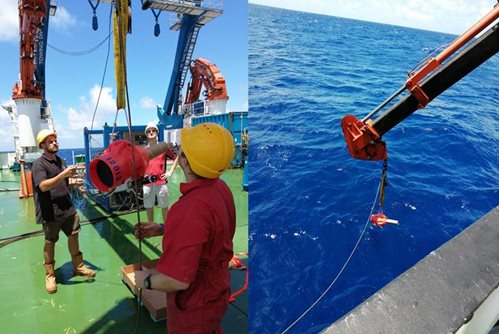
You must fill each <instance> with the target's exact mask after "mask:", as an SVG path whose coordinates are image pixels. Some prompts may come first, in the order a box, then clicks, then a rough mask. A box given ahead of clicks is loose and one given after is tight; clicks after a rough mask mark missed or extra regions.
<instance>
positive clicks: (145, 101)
mask: <svg viewBox="0 0 499 334" xmlns="http://www.w3.org/2000/svg"><path fill="white" fill-rule="evenodd" d="M157 105H158V104H157V103H156V102H155V101H154V99H153V98H152V97H149V96H144V97H143V98H141V99H140V107H141V108H142V109H152V110H156V106H157Z"/></svg>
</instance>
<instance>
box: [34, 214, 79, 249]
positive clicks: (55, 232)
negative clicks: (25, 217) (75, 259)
mask: <svg viewBox="0 0 499 334" xmlns="http://www.w3.org/2000/svg"><path fill="white" fill-rule="evenodd" d="M61 230H62V231H63V232H64V234H66V236H68V237H69V236H71V235H74V234H77V233H78V232H80V216H78V214H76V215H74V216H69V217H68V218H65V219H62V220H57V221H53V222H48V221H43V232H44V233H45V240H48V241H52V242H57V240H59V232H60V231H61Z"/></svg>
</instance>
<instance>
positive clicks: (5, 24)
mask: <svg viewBox="0 0 499 334" xmlns="http://www.w3.org/2000/svg"><path fill="white" fill-rule="evenodd" d="M0 8H1V9H0V41H12V42H17V41H18V40H19V11H18V8H17V1H15V0H0ZM49 20H50V26H52V27H54V28H56V29H58V30H66V29H68V28H69V27H72V26H74V25H76V19H75V18H74V16H72V15H71V14H70V13H69V12H68V11H67V10H66V9H65V8H64V7H58V8H57V12H56V14H55V16H51V17H50V18H49Z"/></svg>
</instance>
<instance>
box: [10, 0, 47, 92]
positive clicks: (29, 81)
mask: <svg viewBox="0 0 499 334" xmlns="http://www.w3.org/2000/svg"><path fill="white" fill-rule="evenodd" d="M18 7H19V33H20V42H19V49H20V59H21V60H20V65H21V66H20V75H19V81H18V82H17V83H15V85H14V87H13V89H12V99H14V100H16V99H20V98H26V97H29V98H38V99H42V98H43V91H42V87H43V82H42V81H43V78H39V77H37V74H38V76H40V75H43V74H44V70H43V69H41V68H40V69H38V66H45V63H44V59H45V52H46V46H45V42H46V38H45V36H44V35H46V27H47V26H48V9H49V7H48V5H47V0H20V1H19V4H18ZM35 59H36V61H35ZM40 61H42V63H41V64H40Z"/></svg>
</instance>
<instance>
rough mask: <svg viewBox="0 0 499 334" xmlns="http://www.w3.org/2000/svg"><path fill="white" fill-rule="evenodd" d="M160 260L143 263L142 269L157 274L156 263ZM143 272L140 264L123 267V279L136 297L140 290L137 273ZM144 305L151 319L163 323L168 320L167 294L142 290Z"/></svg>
mask: <svg viewBox="0 0 499 334" xmlns="http://www.w3.org/2000/svg"><path fill="white" fill-rule="evenodd" d="M157 261H158V260H152V261H142V267H143V268H144V269H148V270H150V271H151V272H156V269H155V268H156V262H157ZM137 270H141V268H140V265H139V264H138V263H134V264H129V265H126V266H123V267H121V279H122V280H123V282H124V283H125V284H126V285H127V286H128V288H129V289H130V291H131V292H132V293H133V294H134V295H135V296H137V297H138V296H139V289H138V288H137V285H136V284H135V274H134V273H135V271H137ZM142 304H143V305H144V306H145V308H146V309H147V310H148V311H149V314H150V315H151V318H152V319H153V320H154V321H161V320H164V319H166V293H165V292H160V291H155V290H147V289H143V290H142Z"/></svg>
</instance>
